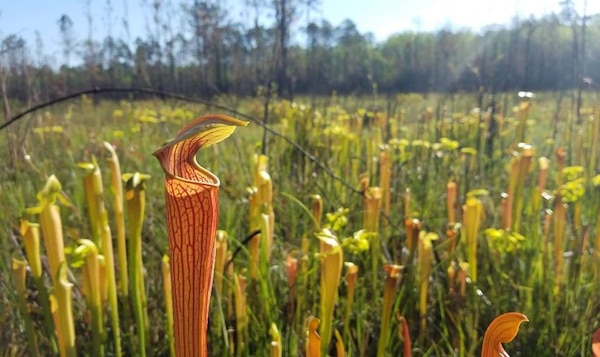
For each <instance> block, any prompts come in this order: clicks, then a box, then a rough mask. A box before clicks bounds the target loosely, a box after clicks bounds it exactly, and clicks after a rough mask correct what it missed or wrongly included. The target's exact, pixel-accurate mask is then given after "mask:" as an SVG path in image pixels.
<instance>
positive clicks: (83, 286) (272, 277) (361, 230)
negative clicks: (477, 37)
mask: <svg viewBox="0 0 600 357" xmlns="http://www.w3.org/2000/svg"><path fill="white" fill-rule="evenodd" d="M493 99H494V104H493V106H491V105H490V103H491V98H488V97H485V98H483V99H480V98H478V96H477V94H456V95H435V94H430V95H427V96H423V95H419V94H402V95H397V96H389V95H388V96H377V95H376V94H374V95H372V96H363V97H342V96H339V97H338V96H321V97H313V98H309V97H305V98H300V97H299V98H296V99H295V100H294V101H293V102H290V101H287V100H280V99H276V98H273V99H272V100H271V101H270V102H269V103H268V105H265V103H264V101H263V100H260V99H244V98H235V97H225V96H223V97H220V98H218V99H216V100H215V101H214V103H216V104H218V105H219V107H215V106H209V105H203V104H194V103H188V102H184V101H176V100H168V99H167V100H159V99H152V98H146V99H144V98H142V99H139V98H138V99H136V100H133V99H131V100H121V101H116V100H106V99H101V98H98V97H89V96H87V97H86V96H83V97H79V98H76V99H73V100H71V101H67V102H63V103H60V104H57V105H54V106H51V107H47V108H44V109H42V110H40V111H37V112H34V113H32V114H31V115H29V116H26V117H24V118H23V119H21V120H19V121H18V122H16V123H15V124H13V125H11V126H10V127H9V128H7V129H5V130H4V131H3V132H2V133H1V136H0V147H1V148H2V149H1V151H0V152H1V154H0V155H1V157H2V163H3V169H2V170H1V171H0V178H1V179H0V224H1V227H2V229H1V230H0V246H1V247H2V250H1V253H0V300H1V304H0V326H1V328H0V354H2V355H6V356H23V355H34V354H35V353H37V352H39V353H40V354H41V355H51V354H53V353H56V351H57V341H56V336H54V333H53V332H54V327H53V323H56V319H57V316H54V317H51V315H52V311H56V308H55V307H54V306H55V305H56V304H58V305H59V306H67V307H68V308H69V309H70V310H71V313H70V314H69V315H70V316H71V318H72V324H73V326H74V331H75V336H74V339H75V346H76V349H77V355H98V354H99V353H100V354H102V355H107V356H112V355H116V354H118V353H117V349H120V351H121V353H122V354H123V355H129V356H131V355H142V354H143V353H142V352H143V351H144V352H145V353H146V354H147V355H151V356H155V355H169V353H170V348H172V345H171V343H172V341H171V339H170V338H169V337H170V336H171V334H172V332H170V331H169V323H168V320H167V310H168V309H167V306H168V305H169V303H168V299H167V300H166V299H165V285H164V282H165V279H164V274H165V270H164V263H163V262H164V256H165V255H166V254H167V253H168V249H167V246H168V244H167V236H166V223H165V199H164V197H165V196H164V185H163V181H164V173H163V172H162V170H161V168H160V165H159V163H158V161H157V160H156V159H155V158H154V157H153V156H152V153H153V152H154V151H156V150H157V149H158V148H160V147H161V145H162V144H163V143H165V142H166V141H168V140H170V139H172V138H173V137H174V136H175V135H176V134H177V132H178V131H179V130H180V129H181V128H182V127H183V126H184V125H185V124H186V123H188V122H189V121H191V120H192V119H194V118H196V117H198V116H201V115H204V114H206V113H223V114H229V115H231V116H233V117H236V118H239V119H242V120H247V121H250V124H249V125H248V126H247V127H240V128H238V129H237V130H236V131H235V133H234V134H233V135H232V136H231V137H230V138H228V139H227V140H225V141H224V142H222V143H219V144H216V145H213V146H211V147H208V148H205V149H202V150H200V152H199V153H198V156H197V160H198V162H199V163H200V165H202V166H203V167H205V168H207V169H209V170H210V171H212V172H213V173H215V174H216V175H217V176H218V177H219V178H220V181H221V187H220V191H219V203H220V206H219V220H218V229H219V232H218V234H217V248H216V249H217V260H216V266H215V285H214V286H213V288H212V300H211V305H210V315H209V316H210V319H209V332H208V346H209V351H210V353H209V354H210V355H211V356H269V355H271V356H273V355H274V354H273V353H274V352H273V348H274V347H273V346H279V347H280V350H279V351H280V352H279V353H281V354H282V355H285V356H299V355H304V354H305V348H306V347H305V346H306V342H307V341H306V339H307V337H306V336H307V335H306V329H307V319H308V318H309V317H311V316H314V317H317V318H321V320H322V321H321V323H322V324H323V323H324V322H325V321H323V318H322V317H321V316H320V315H321V314H322V313H323V310H322V309H323V301H322V300H323V299H326V298H327V297H329V299H332V301H333V307H332V309H333V310H332V318H331V319H330V321H329V325H330V331H329V332H328V333H325V334H329V341H330V342H327V343H328V345H327V346H329V347H325V350H326V351H327V350H328V351H330V353H331V354H332V355H336V351H337V349H336V348H338V347H336V346H338V345H339V344H340V343H343V349H344V350H345V351H346V353H347V355H349V356H375V355H377V356H398V355H405V356H406V355H407V353H408V352H412V355H414V356H421V355H437V356H443V355H460V356H470V355H477V354H478V353H479V351H480V349H481V343H482V338H483V334H484V331H485V328H486V327H487V325H488V324H489V323H490V321H491V320H492V319H493V318H494V317H496V316H498V315H500V314H502V313H504V312H509V311H517V312H521V313H523V314H525V315H526V316H527V317H528V319H529V322H527V323H524V324H522V325H521V327H520V330H519V334H518V336H517V337H516V338H515V339H514V341H512V342H511V343H510V344H508V345H506V349H507V351H508V352H509V353H511V355H512V354H514V355H521V356H576V355H577V356H579V355H581V356H583V355H589V352H590V347H589V346H590V339H591V334H592V333H593V331H594V330H595V329H596V328H598V326H599V324H600V289H599V284H600V277H599V274H600V219H599V218H600V187H599V186H600V175H598V173H599V171H598V168H599V160H600V158H599V155H598V153H599V149H598V139H599V135H600V122H599V112H598V99H597V93H592V92H589V93H584V98H583V99H584V100H583V103H584V105H583V107H582V109H581V110H580V113H581V116H580V117H579V118H578V117H576V116H575V115H573V114H572V113H573V112H574V111H573V103H572V97H571V95H570V93H566V94H564V93H563V95H559V94H558V93H551V92H540V93H535V96H533V97H531V96H529V95H527V94H525V95H524V94H523V93H521V96H519V95H518V94H517V93H504V94H501V95H496V96H495V97H494V98H493ZM482 103H483V105H481V104H482ZM479 106H482V108H479ZM223 107H227V108H233V109H235V111H237V112H238V114H239V113H243V115H244V117H240V116H239V115H236V113H232V112H231V111H227V110H224V109H223ZM13 108H15V107H14V106H13ZM17 108H18V107H17ZM13 110H14V109H13ZM265 122H266V125H265ZM265 128H268V129H269V130H266V129H265ZM104 142H106V143H109V144H110V145H106V144H103V143H104ZM108 147H112V148H114V152H115V154H116V156H117V157H118V160H119V162H120V172H121V173H122V176H123V182H124V188H123V193H122V194H121V197H120V198H121V199H122V200H123V202H124V203H122V204H123V205H124V206H125V208H124V209H123V210H121V212H124V218H123V216H122V215H119V214H117V213H118V211H119V209H116V207H118V205H117V203H116V202H118V201H119V200H118V199H117V198H118V196H119V195H118V193H117V192H118V191H117V190H116V189H115V187H117V186H118V185H117V184H116V180H115V178H114V177H113V175H114V174H115V172H114V166H111V162H112V163H114V161H115V158H114V156H111V151H110V150H109V149H108ZM126 173H130V174H133V175H126ZM136 173H137V174H136ZM142 174H143V175H142ZM52 175H54V177H52ZM90 175H91V176H96V179H97V178H98V176H99V177H100V178H101V182H102V187H103V190H98V189H99V187H98V185H96V186H95V187H96V188H95V191H93V192H95V194H92V196H94V197H95V198H96V201H94V202H96V205H98V202H99V201H100V202H102V203H103V206H104V207H105V215H104V216H103V217H104V218H103V222H104V223H105V224H107V225H108V226H109V227H110V231H111V232H112V236H111V237H110V239H109V240H110V241H112V247H113V249H112V253H110V252H108V251H106V249H107V248H106V246H107V245H106V241H105V242H104V248H102V249H103V251H102V250H101V251H100V253H101V255H104V256H105V258H106V259H103V260H101V261H102V262H103V263H102V264H100V268H98V266H96V268H97V273H98V274H99V275H98V277H102V278H97V279H95V278H93V277H92V278H90V275H89V274H91V273H90V272H91V271H92V270H90V267H89V266H88V264H89V260H88V257H89V254H88V253H89V249H88V248H89V247H88V248H85V247H84V248H82V246H85V244H83V243H82V242H83V241H82V240H89V241H92V242H93V241H94V240H95V239H97V237H95V233H94V227H95V225H96V224H97V223H96V222H95V221H94V215H93V213H92V212H91V211H93V210H90V202H91V201H89V197H88V195H89V192H88V191H89V190H90V184H89V182H90V181H89V179H90ZM144 175H147V176H144ZM57 181H58V182H59V183H60V187H59V186H57V185H58V184H57ZM117 181H118V180H117ZM86 182H87V183H86ZM95 182H100V181H95ZM92 186H93V184H92ZM99 192H100V193H99ZM140 193H141V194H142V195H144V194H145V210H144V209H143V208H144V207H143V205H142V206H141V209H140V206H139V205H138V206H137V211H136V207H133V206H135V205H133V206H129V204H128V202H129V201H130V200H131V198H132V197H134V196H135V195H140ZM136 197H137V196H136ZM44 205H56V206H58V207H59V209H58V210H56V211H55V212H59V214H58V215H57V216H58V218H57V216H55V217H54V218H53V223H54V224H56V222H57V221H56V220H57V219H58V220H59V221H60V222H59V223H60V225H59V226H58V227H59V228H60V227H62V228H60V229H61V231H62V235H63V237H64V246H63V248H61V249H62V252H61V253H60V254H64V256H65V259H66V262H67V263H66V264H65V265H63V266H61V269H60V272H61V274H59V275H60V276H59V277H58V278H55V277H51V276H50V275H49V265H48V264H49V261H51V260H52V257H49V256H48V255H49V254H48V252H49V248H48V244H52V243H48V242H49V240H48V237H46V235H49V233H47V232H49V230H48V229H44V227H42V233H43V234H41V235H40V236H41V238H40V247H41V248H40V249H41V254H40V255H38V258H34V255H31V253H30V252H28V247H26V243H25V242H26V241H28V240H29V239H31V237H29V236H30V235H31V234H32V231H33V230H35V229H34V228H32V227H35V223H42V226H43V225H44V224H45V223H47V222H46V221H44V220H45V219H47V218H44V215H43V213H41V212H43V207H44ZM35 207H38V209H35ZM132 207H133V208H132ZM140 213H141V216H140ZM261 213H262V214H264V215H266V217H268V218H264V216H262V215H261ZM134 220H137V221H139V222H140V224H141V231H139V230H138V231H137V232H136V230H135V228H134V229H133V230H132V229H130V228H131V226H132V225H133V226H135V224H132V221H134ZM53 227H55V228H56V227H57V226H53ZM257 229H258V230H260V231H261V234H260V235H254V236H253V235H252V234H253V232H254V231H256V230H257ZM54 232H55V233H56V231H54ZM119 232H124V233H119ZM132 235H135V236H137V237H132ZM28 237H29V238H28ZM319 237H320V238H319ZM324 237H325V238H324ZM123 239H124V240H123ZM135 239H141V252H140V257H141V259H140V260H137V259H131V258H130V257H129V256H128V254H129V255H131V254H133V253H132V252H131V249H130V248H131V247H132V246H134V244H133V243H132V241H134V240H135ZM320 239H321V241H320ZM323 239H332V240H334V241H335V242H337V248H336V250H335V251H336V254H340V255H341V256H342V258H341V259H342V260H343V262H344V265H343V266H342V267H341V274H339V275H338V276H337V278H336V279H333V280H337V281H332V280H330V279H329V277H327V276H325V275H322V271H323V270H324V269H327V265H326V264H330V263H328V257H329V256H330V255H331V254H329V255H328V254H325V253H323V252H322V251H321V250H320V248H322V246H323V245H322V244H321V242H322V240H323ZM86 244H87V243H86ZM55 248H56V247H55ZM50 249H51V250H52V251H54V250H55V249H54V248H50ZM122 249H123V251H121V250H122ZM134 250H135V249H134ZM96 253H98V252H96ZM52 254H59V253H52ZM108 254H112V255H114V256H113V257H112V258H110V259H108V258H107V257H106V255H108ZM40 258H41V260H39V261H38V262H37V263H36V262H31V260H32V259H34V260H35V259H40ZM28 260H29V262H27V261H28ZM19 261H20V263H19ZM40 261H41V266H40ZM107 261H113V262H114V274H113V277H114V281H115V284H116V285H114V287H113V288H112V291H113V292H115V291H116V293H115V294H114V295H112V293H111V294H108V293H107V291H110V290H111V289H110V288H109V287H107V285H110V283H108V282H107V281H108V280H110V279H106V277H105V276H106V272H108V271H110V270H111V269H108V268H107V266H106V262H107ZM127 262H128V264H124V263H127ZM124 265H127V268H126V269H127V271H125V270H124ZM329 269H330V270H331V269H332V268H331V267H329ZM136 274H140V275H136ZM136 276H137V277H138V278H139V277H141V281H142V283H139V281H137V280H135V279H136V278H135V277H136ZM131 277H134V280H133V281H136V283H132V282H131V281H132V280H131ZM128 278H129V279H130V282H129V283H128V284H127V285H126V286H124V280H125V281H127V279H128ZM69 283H70V284H69ZM71 284H72V285H71ZM94 289H99V291H97V292H95V291H94ZM44 290H45V291H44ZM140 290H141V291H140ZM91 296H95V297H97V300H94V299H93V298H91ZM111 296H114V297H115V298H116V299H112V298H111ZM44 298H45V299H46V300H45V301H50V303H44V301H43V300H44ZM65 299H66V300H68V301H67V303H68V305H60V304H61V300H65ZM136 299H139V300H136ZM140 301H141V303H140ZM114 304H116V306H118V315H117V314H115V310H117V309H114V308H113V306H115V305H114ZM61 309H62V310H60V311H62V312H63V313H64V312H65V310H64V308H61ZM138 313H141V315H140V314H138ZM144 315H145V316H144ZM140 316H141V317H140ZM138 317H140V319H138ZM140 322H141V323H142V324H141V325H140ZM322 326H323V325H322ZM57 330H58V331H59V332H60V328H57ZM142 335H143V337H142ZM326 338H327V336H323V333H322V342H324V341H326ZM117 340H119V344H118V347H117V343H116V342H117ZM407 346H408V348H407ZM52 351H54V352H52ZM275 355H276V354H275ZM338 355H339V354H338Z"/></svg>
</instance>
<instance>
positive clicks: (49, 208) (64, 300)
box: [27, 175, 75, 357]
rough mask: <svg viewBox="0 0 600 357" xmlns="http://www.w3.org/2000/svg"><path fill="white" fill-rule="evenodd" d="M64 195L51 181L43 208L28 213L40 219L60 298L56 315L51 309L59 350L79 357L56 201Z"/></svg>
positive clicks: (42, 197)
mask: <svg viewBox="0 0 600 357" xmlns="http://www.w3.org/2000/svg"><path fill="white" fill-rule="evenodd" d="M60 191H61V184H60V182H59V181H58V179H57V178H56V176H54V175H52V176H50V177H48V179H47V181H46V184H45V185H44V188H43V189H42V191H40V192H39V193H38V201H39V206H36V207H33V208H29V209H27V213H29V214H36V213H37V214H39V215H40V225H41V228H42V236H43V238H44V245H45V246H46V255H47V256H48V267H49V269H50V278H51V280H52V283H53V286H54V291H55V293H54V295H55V297H56V305H55V309H54V311H53V309H52V306H51V307H50V311H51V312H52V311H53V312H52V315H53V320H54V326H55V327H56V331H57V337H58V350H59V352H60V355H61V356H63V357H64V356H74V355H75V333H74V331H73V328H72V327H73V312H72V310H71V296H70V291H71V287H72V284H71V283H69V282H68V281H67V280H66V278H65V276H66V270H67V267H66V261H65V251H64V250H65V245H64V238H63V229H62V220H61V218H60V208H59V207H58V206H57V205H56V204H55V201H56V200H57V199H61V197H62V196H61V195H60ZM67 290H68V293H67ZM69 326H70V327H71V328H69Z"/></svg>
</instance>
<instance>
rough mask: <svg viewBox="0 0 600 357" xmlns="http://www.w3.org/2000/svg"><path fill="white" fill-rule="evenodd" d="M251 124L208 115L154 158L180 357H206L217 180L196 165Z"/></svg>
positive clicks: (199, 119) (180, 133) (156, 153)
mask: <svg viewBox="0 0 600 357" xmlns="http://www.w3.org/2000/svg"><path fill="white" fill-rule="evenodd" d="M247 124H248V123H247V122H243V121H240V120H237V119H234V118H231V117H229V116H226V115H220V114H209V115H205V116H203V117H200V118H198V119H196V120H193V121H192V122H190V123H189V124H188V125H186V126H185V127H184V128H183V129H182V130H181V131H180V132H179V133H178V134H177V137H176V138H175V139H173V140H171V141H170V142H168V143H167V144H165V145H164V146H163V147H162V148H161V149H159V150H157V151H156V152H154V154H153V155H154V156H155V157H156V158H157V159H158V160H159V161H160V164H161V166H162V168H163V171H164V172H165V175H166V178H165V192H166V195H165V198H166V215H167V217H166V218H167V222H166V223H167V237H168V241H169V257H170V259H169V262H170V270H171V289H172V295H173V311H174V316H173V325H174V326H173V327H174V329H173V330H174V336H175V351H176V355H177V356H179V357H181V356H194V357H196V356H207V338H206V336H207V324H208V310H209V304H210V295H211V290H212V283H213V272H214V260H215V242H216V230H217V222H218V211H219V209H218V189H219V179H218V177H217V176H216V175H214V174H213V173H211V172H210V171H208V170H207V169H205V168H203V167H202V166H200V165H199V164H198V162H197V161H196V153H197V152H198V150H199V149H201V148H204V147H207V146H209V145H212V144H215V143H218V142H220V141H222V140H224V139H225V138H227V137H228V136H230V135H231V134H232V133H233V132H234V130H235V128H236V127H237V126H245V125H247Z"/></svg>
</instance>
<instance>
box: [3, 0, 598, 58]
mask: <svg viewBox="0 0 600 357" xmlns="http://www.w3.org/2000/svg"><path fill="white" fill-rule="evenodd" d="M214 1H218V0H214ZM574 1H575V4H576V8H577V9H578V11H579V12H581V13H582V12H583V6H584V2H585V0H574ZM89 2H90V4H91V12H92V14H93V24H92V28H93V37H94V39H96V40H100V39H102V38H103V37H104V36H105V35H106V34H107V25H108V23H109V22H110V23H111V24H112V30H111V31H112V34H113V35H114V36H120V37H122V38H125V39H126V40H129V41H133V40H134V39H135V37H136V36H139V35H143V34H144V33H145V32H146V29H147V28H148V27H149V26H150V27H151V26H152V15H151V11H150V9H149V5H148V4H149V3H152V0H90V1H89ZM162 2H163V3H170V4H173V6H178V4H180V3H181V2H185V1H182V0H163V1H162ZM187 2H188V3H190V2H192V1H191V0H187ZM247 2H249V1H248V0H221V3H222V4H225V6H226V8H227V9H228V10H229V13H230V14H231V16H233V17H234V18H237V19H243V18H248V17H249V16H251V15H250V14H251V12H249V10H248V8H247V7H245V6H244V4H245V3H247ZM87 3H88V1H87V0H0V38H1V37H3V36H6V35H8V34H13V33H16V34H18V35H21V36H23V37H24V38H25V39H26V40H27V41H28V43H29V45H30V46H31V47H32V48H33V46H34V44H35V31H36V30H37V31H39V33H40V34H41V37H42V40H43V41H44V51H45V52H46V53H47V54H49V55H50V56H58V57H60V34H59V30H58V25H57V20H58V19H59V18H60V16H61V15H62V14H67V15H69V17H71V19H72V20H73V22H74V25H75V32H76V39H77V40H80V41H81V40H84V39H86V38H87V36H88V26H87V19H86V7H87V5H86V4H87ZM107 3H110V4H111V6H112V12H111V15H110V16H109V12H108V11H107ZM265 3H270V0H265ZM318 3H319V5H317V7H316V9H315V10H312V11H311V18H313V19H320V18H325V19H328V20H329V21H330V22H331V23H332V24H333V25H337V24H339V23H340V22H341V21H343V20H344V19H346V18H350V19H352V20H353V21H354V22H355V23H356V25H357V27H358V29H359V30H360V31H361V32H372V33H373V34H374V35H375V39H376V40H378V41H381V40H384V39H385V38H387V37H388V36H389V35H390V34H393V33H395V32H401V31H405V30H421V31H433V30H437V29H439V28H442V27H444V26H449V25H451V26H453V27H454V28H461V27H469V28H472V29H475V30H477V29H480V28H481V27H483V26H485V25H488V24H491V23H500V24H501V23H507V22H509V21H510V20H511V18H513V17H514V16H515V15H518V16H519V17H521V18H526V17H529V16H530V15H534V16H536V17H539V16H542V15H544V14H547V13H550V12H553V11H555V12H557V11H559V10H560V6H559V0H507V1H502V0H493V1H490V0H416V1H415V0H369V1H364V0H361V1H356V0H320V1H318ZM587 3H588V4H587V12H588V14H594V13H600V1H598V0H587ZM109 18H110V19H111V20H110V21H108V19H109ZM170 18H171V19H172V21H173V22H174V24H173V25H174V26H175V27H176V26H178V24H179V23H181V21H182V20H181V19H177V18H176V17H170ZM123 19H127V21H128V23H129V29H130V32H131V37H130V38H129V39H127V36H126V33H125V30H124V27H123V25H122V23H123ZM305 20H306V13H305V11H304V9H302V12H301V15H300V16H299V18H298V19H297V24H298V26H300V25H301V24H303V23H304V21H305ZM263 21H265V22H266V21H272V17H268V16H266V17H264V19H263ZM298 26H297V27H298Z"/></svg>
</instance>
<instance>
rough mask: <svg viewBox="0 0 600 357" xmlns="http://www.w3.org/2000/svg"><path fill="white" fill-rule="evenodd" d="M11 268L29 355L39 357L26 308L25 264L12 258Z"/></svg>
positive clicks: (31, 323) (33, 331)
mask: <svg viewBox="0 0 600 357" xmlns="http://www.w3.org/2000/svg"><path fill="white" fill-rule="evenodd" d="M11 267H12V275H13V283H14V286H15V290H16V293H17V304H18V305H19V312H20V313H21V321H23V325H24V326H23V327H24V328H25V337H26V338H27V345H28V347H29V349H28V351H29V355H31V356H40V351H39V348H38V343H37V338H36V336H35V329H34V328H33V321H32V320H31V315H30V314H29V308H28V307H27V287H26V285H25V278H26V277H27V262H26V261H24V260H20V259H16V258H13V259H12V266H11Z"/></svg>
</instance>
